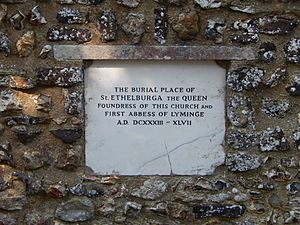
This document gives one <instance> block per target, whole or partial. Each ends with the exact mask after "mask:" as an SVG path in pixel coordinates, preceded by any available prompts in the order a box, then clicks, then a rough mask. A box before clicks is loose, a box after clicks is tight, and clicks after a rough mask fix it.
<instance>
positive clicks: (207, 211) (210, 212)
mask: <svg viewBox="0 0 300 225" xmlns="http://www.w3.org/2000/svg"><path fill="white" fill-rule="evenodd" d="M245 211H246V207H245V206H243V205H200V206H195V207H194V208H193V212H194V213H195V214H196V217H197V218H198V219H201V218H207V217H216V216H217V217H225V218H239V217H241V216H243V214H244V213H245Z"/></svg>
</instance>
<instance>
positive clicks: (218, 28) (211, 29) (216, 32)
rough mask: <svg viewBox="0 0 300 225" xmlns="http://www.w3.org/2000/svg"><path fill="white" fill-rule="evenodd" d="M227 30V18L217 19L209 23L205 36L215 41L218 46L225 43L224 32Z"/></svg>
mask: <svg viewBox="0 0 300 225" xmlns="http://www.w3.org/2000/svg"><path fill="white" fill-rule="evenodd" d="M225 29H226V19H225V18H215V19H210V20H208V21H207V25H206V28H205V36H206V38H208V39H211V40H213V41H214V42H215V43H216V44H220V43H222V42H223V32H224V31H225Z"/></svg>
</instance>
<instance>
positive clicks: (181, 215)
mask: <svg viewBox="0 0 300 225" xmlns="http://www.w3.org/2000/svg"><path fill="white" fill-rule="evenodd" d="M188 212H189V208H188V207H187V206H185V205H183V204H180V203H176V202H170V203H168V204H167V215H169V216H171V217H173V218H176V219H185V218H186V217H187V214H188Z"/></svg>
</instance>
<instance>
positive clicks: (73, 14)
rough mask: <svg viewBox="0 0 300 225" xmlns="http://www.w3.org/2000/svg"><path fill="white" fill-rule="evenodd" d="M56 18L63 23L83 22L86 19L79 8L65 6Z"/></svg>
mask: <svg viewBox="0 0 300 225" xmlns="http://www.w3.org/2000/svg"><path fill="white" fill-rule="evenodd" d="M56 19H57V20H58V21H59V22H61V23H67V24H81V23H83V22H84V19H83V17H82V15H81V13H80V11H79V10H78V9H74V8H67V7H64V8H62V9H61V10H59V11H58V13H57V16H56Z"/></svg>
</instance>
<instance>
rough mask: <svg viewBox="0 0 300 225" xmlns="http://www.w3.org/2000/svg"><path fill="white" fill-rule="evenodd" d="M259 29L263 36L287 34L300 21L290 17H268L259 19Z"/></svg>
mask: <svg viewBox="0 0 300 225" xmlns="http://www.w3.org/2000/svg"><path fill="white" fill-rule="evenodd" d="M256 22H257V23H258V29H259V32H260V33H263V34H287V33H289V32H290V31H292V30H294V29H295V27H296V26H297V25H298V20H297V19H294V18H289V17H280V16H267V17H262V18H258V19H257V20H256Z"/></svg>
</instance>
